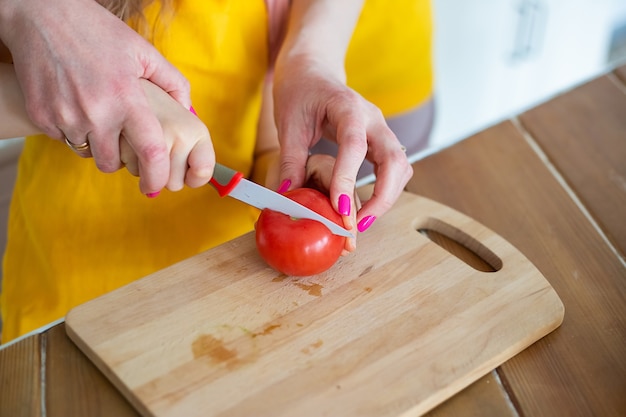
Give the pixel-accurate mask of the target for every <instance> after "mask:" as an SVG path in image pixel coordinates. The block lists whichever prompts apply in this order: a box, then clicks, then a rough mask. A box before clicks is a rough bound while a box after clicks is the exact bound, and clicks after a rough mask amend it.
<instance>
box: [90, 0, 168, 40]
mask: <svg viewBox="0 0 626 417" xmlns="http://www.w3.org/2000/svg"><path fill="white" fill-rule="evenodd" d="M157 1H158V2H159V3H160V6H161V9H160V12H159V17H158V20H159V21H161V22H167V20H168V19H169V18H171V17H172V16H173V14H174V11H175V9H176V3H177V0H157ZM98 2H99V3H100V4H101V5H102V6H103V7H105V8H107V9H108V10H109V11H110V12H111V13H113V14H114V15H116V16H117V17H119V18H120V19H122V20H123V21H125V22H127V23H128V24H130V25H131V26H133V28H135V30H137V32H139V34H140V35H142V36H143V37H145V38H151V37H152V35H154V33H150V24H149V23H150V22H147V21H146V18H145V16H144V14H143V11H144V9H145V8H146V7H148V6H149V5H151V4H152V3H154V2H155V0H98ZM153 23H155V24H154V25H153V27H154V28H156V26H157V25H156V23H157V22H153Z"/></svg>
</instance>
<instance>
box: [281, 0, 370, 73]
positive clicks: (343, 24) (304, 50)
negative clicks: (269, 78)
mask: <svg viewBox="0 0 626 417" xmlns="http://www.w3.org/2000/svg"><path fill="white" fill-rule="evenodd" d="M362 7H363V0H341V1H337V0H293V1H292V4H291V11H290V15H289V26H288V29H287V35H286V37H285V40H284V43H283V46H282V48H281V52H280V54H279V56H278V60H277V63H276V66H277V69H278V68H280V67H281V66H282V65H284V64H286V63H288V62H289V61H290V60H291V59H292V58H305V59H306V60H307V61H309V62H310V61H313V62H315V63H319V64H322V65H324V66H325V67H326V68H328V69H330V70H331V71H332V72H333V73H334V74H335V75H336V76H337V77H338V78H340V79H342V80H345V70H344V60H345V55H346V51H347V49H348V45H349V43H350V39H351V38H352V34H353V32H354V28H355V26H356V23H357V21H358V19H359V15H360V14H361V9H362Z"/></svg>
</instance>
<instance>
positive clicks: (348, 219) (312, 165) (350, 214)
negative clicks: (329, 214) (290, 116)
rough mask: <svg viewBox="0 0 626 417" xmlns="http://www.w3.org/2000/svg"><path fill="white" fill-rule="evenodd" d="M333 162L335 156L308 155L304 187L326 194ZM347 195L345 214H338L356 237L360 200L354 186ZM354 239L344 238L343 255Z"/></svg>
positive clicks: (351, 248)
mask: <svg viewBox="0 0 626 417" xmlns="http://www.w3.org/2000/svg"><path fill="white" fill-rule="evenodd" d="M335 163H336V160H335V158H333V157H332V156H330V155H321V154H318V155H311V156H309V158H308V159H307V162H306V169H305V182H304V187H308V188H315V189H316V190H319V191H321V192H323V193H324V194H326V195H328V194H329V190H330V186H331V183H332V172H333V170H334V166H335ZM347 195H349V196H350V197H351V198H350V201H349V202H348V204H349V206H348V208H347V214H346V213H340V214H342V218H343V226H344V227H345V228H346V229H347V230H350V231H352V232H353V234H354V235H355V239H356V233H354V229H355V225H356V214H357V210H358V208H359V207H360V206H361V202H360V200H359V197H358V195H357V193H356V190H355V189H354V188H353V189H352V192H351V193H350V194H347ZM355 239H346V246H345V248H344V251H343V253H342V254H343V255H346V254H347V253H349V252H352V251H354V250H355V249H356V241H355Z"/></svg>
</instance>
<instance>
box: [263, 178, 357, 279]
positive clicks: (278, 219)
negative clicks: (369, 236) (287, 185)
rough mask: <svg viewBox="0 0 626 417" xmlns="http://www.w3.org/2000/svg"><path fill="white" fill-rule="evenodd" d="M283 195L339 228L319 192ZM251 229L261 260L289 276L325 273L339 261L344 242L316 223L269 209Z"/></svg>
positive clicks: (336, 216) (339, 220) (297, 191)
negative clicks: (254, 232)
mask: <svg viewBox="0 0 626 417" xmlns="http://www.w3.org/2000/svg"><path fill="white" fill-rule="evenodd" d="M284 195H285V196H286V197H289V198H291V199H292V200H295V201H297V202H298V203H300V204H302V205H303V206H306V207H308V208H310V209H311V210H313V211H315V212H317V213H319V214H321V215H322V216H324V217H326V218H328V219H330V220H332V221H334V222H335V223H337V224H338V225H340V226H343V221H342V218H341V216H340V215H339V213H337V212H336V211H335V210H334V209H333V206H332V205H331V203H330V199H329V198H328V197H326V196H325V195H324V194H322V193H321V192H319V191H317V190H314V189H312V188H298V189H295V190H291V191H288V192H286V193H285V194H284ZM255 228H256V246H257V249H258V250H259V254H261V257H262V258H263V259H265V261H266V262H267V263H268V264H269V265H270V266H271V267H272V268H274V269H276V270H277V271H280V272H282V273H284V274H287V275H293V276H306V275H315V274H319V273H321V272H324V271H326V270H327V269H328V268H330V267H331V266H333V265H334V263H335V262H336V261H337V259H339V256H340V255H341V251H342V250H343V248H344V245H345V239H346V238H345V237H343V236H338V235H334V234H333V233H332V232H331V231H330V230H328V228H327V227H326V226H324V225H323V224H322V223H320V222H318V221H315V220H309V219H296V218H293V217H290V216H288V215H286V214H283V213H280V212H277V211H273V210H269V209H265V210H263V211H262V212H261V214H260V215H259V219H258V220H257V223H256V227H255Z"/></svg>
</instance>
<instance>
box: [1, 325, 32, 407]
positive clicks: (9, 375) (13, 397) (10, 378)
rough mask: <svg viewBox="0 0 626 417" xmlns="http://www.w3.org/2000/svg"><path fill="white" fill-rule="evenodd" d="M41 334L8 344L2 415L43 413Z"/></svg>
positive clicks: (4, 353) (4, 359)
mask: <svg viewBox="0 0 626 417" xmlns="http://www.w3.org/2000/svg"><path fill="white" fill-rule="evenodd" d="M41 358H42V356H41V336H40V335H34V336H31V337H29V338H27V339H24V340H22V341H20V342H18V343H15V344H13V345H10V346H6V347H4V348H3V349H2V354H0V416H2V417H4V416H6V417H9V416H10V417H35V416H37V417H38V416H40V415H41V395H42V392H41V386H42V379H41Z"/></svg>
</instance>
